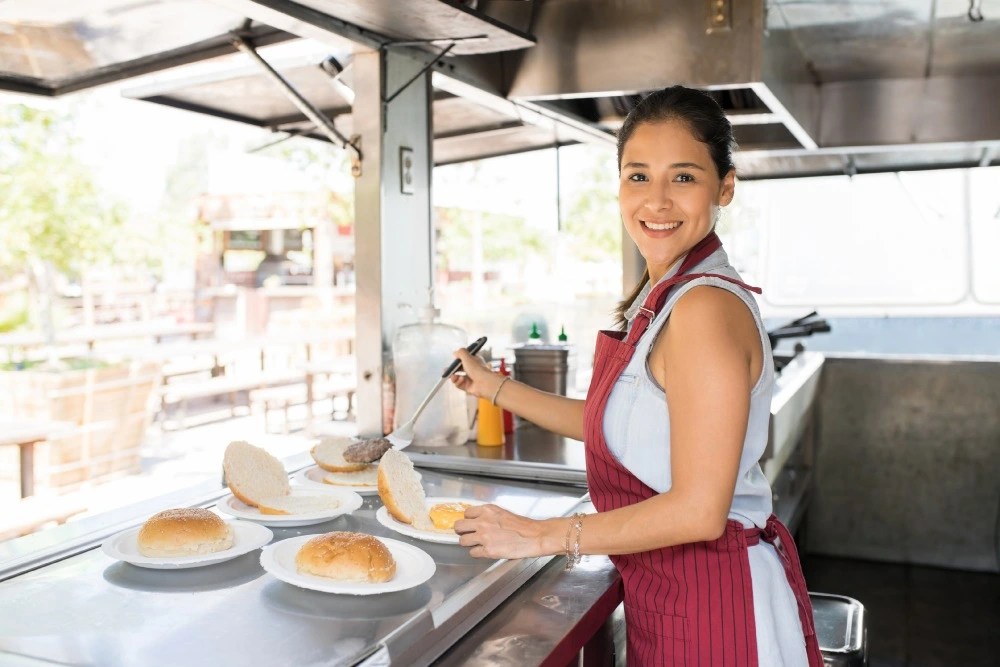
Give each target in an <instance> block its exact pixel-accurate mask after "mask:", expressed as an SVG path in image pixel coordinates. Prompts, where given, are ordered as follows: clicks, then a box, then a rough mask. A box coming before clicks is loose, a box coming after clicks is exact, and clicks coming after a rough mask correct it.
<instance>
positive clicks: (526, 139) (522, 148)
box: [434, 126, 575, 166]
mask: <svg viewBox="0 0 1000 667" xmlns="http://www.w3.org/2000/svg"><path fill="white" fill-rule="evenodd" d="M572 143H575V142H565V143H563V142H560V141H559V140H558V139H557V138H556V137H554V136H553V135H552V133H551V132H547V131H545V130H544V129H541V128H537V127H530V126H522V127H517V128H506V129H498V130H489V131H485V132H476V133H472V134H464V135H456V136H451V137H446V138H442V139H435V140H434V164H435V165H437V166H440V165H445V164H452V163H455V162H467V161H469V160H482V159H485V158H490V157H498V156H501V155H511V154H513V153H525V152H528V151H536V150H541V149H543V148H555V147H556V146H565V145H569V144H572Z"/></svg>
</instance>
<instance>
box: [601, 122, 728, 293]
mask: <svg viewBox="0 0 1000 667" xmlns="http://www.w3.org/2000/svg"><path fill="white" fill-rule="evenodd" d="M734 185H735V174H734V173H733V172H732V171H730V172H729V173H728V174H726V176H725V178H722V179H720V178H719V176H718V174H717V172H716V169H715V163H713V162H712V157H711V155H710V153H709V152H708V146H707V145H706V144H704V143H702V142H700V141H698V140H697V139H696V138H695V137H694V136H693V135H692V134H691V132H690V130H688V127H687V125H686V124H685V123H683V122H681V121H677V120H670V121H664V122H658V123H643V124H641V125H638V126H637V127H636V128H635V131H634V132H633V133H632V136H631V137H630V138H629V140H628V142H627V143H626V144H625V147H624V150H623V151H622V163H621V177H620V179H619V184H618V205H619V207H620V209H621V214H622V221H623V222H624V224H625V229H626V231H628V235H629V236H630V237H632V240H633V241H634V242H635V244H636V245H637V246H639V252H640V253H642V256H643V258H645V260H646V266H647V267H649V275H650V277H651V278H652V279H653V280H654V281H655V280H658V279H659V278H660V277H661V276H663V274H664V273H666V271H667V269H669V268H670V266H671V265H672V264H673V263H674V262H676V261H677V260H678V259H679V258H680V257H682V256H683V255H685V254H686V253H687V252H688V251H689V250H691V248H693V247H694V246H695V245H696V244H697V243H698V242H699V241H701V240H702V239H703V238H705V237H706V236H707V235H708V233H709V232H710V231H711V230H712V225H713V221H714V219H715V212H716V209H717V207H719V206H725V205H727V204H729V202H730V201H731V200H732V198H733V188H734Z"/></svg>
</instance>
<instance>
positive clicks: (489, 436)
mask: <svg viewBox="0 0 1000 667" xmlns="http://www.w3.org/2000/svg"><path fill="white" fill-rule="evenodd" d="M502 412H503V410H501V409H500V408H499V406H496V405H493V404H492V403H490V399H488V398H480V399H479V416H478V417H477V423H478V427H477V430H476V442H477V443H478V444H480V445H487V446H496V445H502V444H503V443H504V441H505V438H504V435H503V415H502V414H501V413H502Z"/></svg>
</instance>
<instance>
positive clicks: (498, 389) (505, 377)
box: [490, 375, 510, 405]
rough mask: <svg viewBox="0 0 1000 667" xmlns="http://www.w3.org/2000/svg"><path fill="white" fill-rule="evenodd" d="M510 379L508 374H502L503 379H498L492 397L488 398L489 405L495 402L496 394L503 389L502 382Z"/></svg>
mask: <svg viewBox="0 0 1000 667" xmlns="http://www.w3.org/2000/svg"><path fill="white" fill-rule="evenodd" d="M509 379H510V376H509V375H504V376H503V379H502V380H500V384H498V385H497V390H496V391H495V392H493V398H491V399H490V405H496V404H497V396H499V395H500V390H501V389H503V383H504V382H506V381H507V380H509Z"/></svg>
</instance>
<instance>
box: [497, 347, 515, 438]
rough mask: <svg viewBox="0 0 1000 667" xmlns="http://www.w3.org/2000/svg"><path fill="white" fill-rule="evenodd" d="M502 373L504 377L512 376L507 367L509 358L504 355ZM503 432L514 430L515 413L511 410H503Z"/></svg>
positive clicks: (501, 363) (501, 361)
mask: <svg viewBox="0 0 1000 667" xmlns="http://www.w3.org/2000/svg"><path fill="white" fill-rule="evenodd" d="M500 375H503V376H504V377H509V376H510V371H509V370H508V369H507V360H506V359H505V358H503V357H500ZM503 432H504V433H513V432H514V414H513V413H512V412H511V411H510V410H504V411H503Z"/></svg>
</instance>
